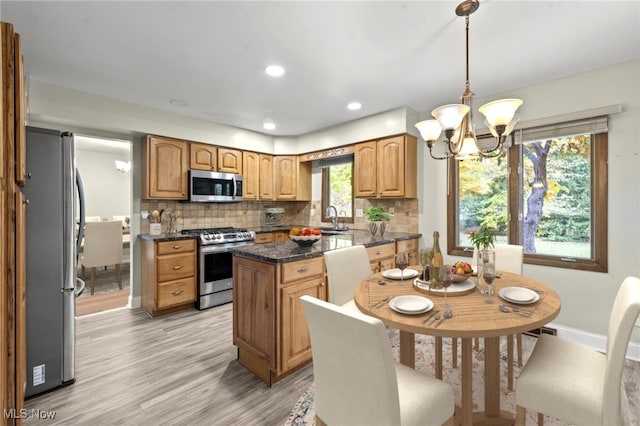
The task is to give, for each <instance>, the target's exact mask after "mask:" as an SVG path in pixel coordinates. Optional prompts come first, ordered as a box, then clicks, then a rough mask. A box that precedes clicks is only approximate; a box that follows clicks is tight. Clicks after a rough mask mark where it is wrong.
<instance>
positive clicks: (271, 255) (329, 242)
mask: <svg viewBox="0 0 640 426" xmlns="http://www.w3.org/2000/svg"><path fill="white" fill-rule="evenodd" d="M421 236H422V234H420V233H406V232H386V233H385V234H384V237H380V236H376V237H372V236H371V233H370V232H369V231H361V230H353V231H351V232H350V233H348V234H341V235H327V234H323V235H322V238H320V241H318V242H317V243H315V244H314V245H312V246H311V247H300V246H298V244H296V243H294V242H293V241H291V240H289V241H285V242H279V243H267V244H255V245H246V246H241V247H237V248H234V249H232V251H233V253H234V254H237V255H240V256H244V257H248V258H252V259H256V260H262V261H265V262H270V263H285V262H291V261H294V260H300V259H305V258H310V257H319V256H322V255H323V253H324V252H325V251H330V250H336V249H339V248H345V247H351V246H355V245H364V246H365V247H373V246H379V245H383V244H388V243H394V242H396V241H402V240H411V239H414V238H420V237H421Z"/></svg>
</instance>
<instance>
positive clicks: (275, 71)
mask: <svg viewBox="0 0 640 426" xmlns="http://www.w3.org/2000/svg"><path fill="white" fill-rule="evenodd" d="M264 72H266V73H267V74H268V75H270V76H271V77H281V76H283V75H284V68H283V67H281V66H280V65H269V66H268V67H266V68H265V69H264Z"/></svg>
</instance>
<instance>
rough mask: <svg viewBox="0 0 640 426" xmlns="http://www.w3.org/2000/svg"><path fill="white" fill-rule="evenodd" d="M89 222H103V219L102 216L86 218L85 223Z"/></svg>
mask: <svg viewBox="0 0 640 426" xmlns="http://www.w3.org/2000/svg"><path fill="white" fill-rule="evenodd" d="M89 222H102V218H101V217H100V216H85V218H84V223H89Z"/></svg>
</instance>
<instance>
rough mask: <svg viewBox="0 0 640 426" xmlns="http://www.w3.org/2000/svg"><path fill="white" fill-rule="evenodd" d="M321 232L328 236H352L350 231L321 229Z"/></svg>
mask: <svg viewBox="0 0 640 426" xmlns="http://www.w3.org/2000/svg"><path fill="white" fill-rule="evenodd" d="M320 231H321V232H322V233H323V234H326V235H344V234H351V230H350V229H333V228H320Z"/></svg>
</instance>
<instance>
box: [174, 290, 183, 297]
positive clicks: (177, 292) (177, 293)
mask: <svg viewBox="0 0 640 426" xmlns="http://www.w3.org/2000/svg"><path fill="white" fill-rule="evenodd" d="M182 293H184V290H177V291H172V292H171V295H172V296H180V295H181V294H182Z"/></svg>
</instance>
